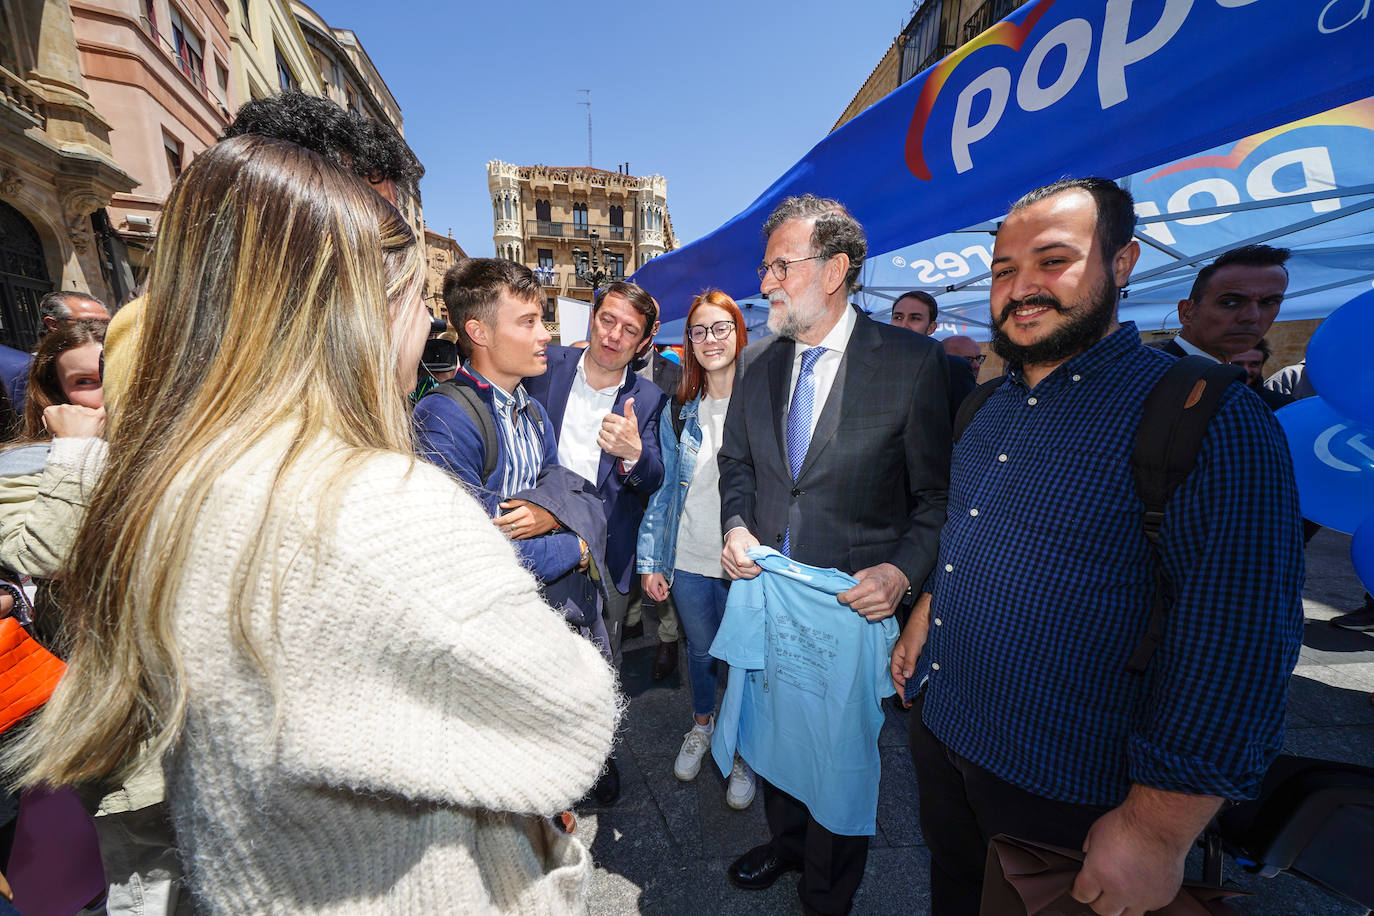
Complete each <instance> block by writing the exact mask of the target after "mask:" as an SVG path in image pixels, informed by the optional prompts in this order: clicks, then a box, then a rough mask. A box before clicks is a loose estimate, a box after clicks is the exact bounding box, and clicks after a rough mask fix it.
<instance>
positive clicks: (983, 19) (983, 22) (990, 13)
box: [964, 0, 1025, 44]
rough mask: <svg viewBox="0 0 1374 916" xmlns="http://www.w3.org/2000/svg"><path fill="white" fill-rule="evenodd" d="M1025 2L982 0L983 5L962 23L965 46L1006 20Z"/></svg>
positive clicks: (1023, 0)
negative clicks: (1008, 15)
mask: <svg viewBox="0 0 1374 916" xmlns="http://www.w3.org/2000/svg"><path fill="white" fill-rule="evenodd" d="M1024 2H1025V0H984V2H983V5H982V6H980V7H978V9H976V10H974V11H973V15H972V16H970V17H968V19H967V20H965V22H964V42H965V43H966V44H967V43H968V42H970V41H972V40H973V39H975V38H977V37H978V36H979V35H982V34H983V33H984V32H986V31H987V30H988V29H990V28H992V26H993V25H995V24H996V23H998V22H1000V21H1001V20H1003V19H1005V18H1007V14H1008V13H1010V12H1011V11H1012V10H1014V9H1016V8H1017V7H1019V6H1020V5H1021V4H1022V3H1024Z"/></svg>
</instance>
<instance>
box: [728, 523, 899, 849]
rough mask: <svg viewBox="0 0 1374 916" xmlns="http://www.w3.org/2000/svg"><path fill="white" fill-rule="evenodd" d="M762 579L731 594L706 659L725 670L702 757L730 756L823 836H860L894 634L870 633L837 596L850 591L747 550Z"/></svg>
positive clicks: (874, 775) (882, 628) (824, 575)
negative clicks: (796, 804) (797, 807)
mask: <svg viewBox="0 0 1374 916" xmlns="http://www.w3.org/2000/svg"><path fill="white" fill-rule="evenodd" d="M749 558H750V559H752V560H753V561H754V562H755V563H757V564H759V566H761V567H762V568H763V572H762V573H761V574H760V575H758V576H756V577H755V578H753V579H739V580H736V581H735V582H732V583H731V584H730V596H729V599H728V600H727V601H726V605H725V617H724V619H723V620H722V621H721V624H720V629H719V630H718V631H717V632H716V639H715V642H713V643H712V644H711V654H712V655H714V656H715V657H716V658H719V659H721V660H722V661H725V662H727V663H728V664H729V665H730V681H729V684H728V685H727V687H726V689H725V698H724V699H723V700H722V701H721V708H720V712H719V714H718V715H717V717H716V733H715V738H714V740H713V741H712V742H711V755H712V757H713V758H714V759H715V761H716V765H717V766H718V767H720V771H721V773H723V774H728V773H729V772H730V767H731V765H732V763H733V762H734V756H735V751H736V750H738V751H739V754H740V756H741V757H743V758H744V760H745V762H746V763H748V764H749V765H750V766H751V767H753V768H754V772H756V773H758V774H759V775H760V776H762V777H763V778H764V779H767V780H768V781H769V782H771V783H772V784H773V785H775V786H777V787H778V788H779V789H782V790H783V791H784V792H786V793H787V794H789V795H791V796H793V797H794V798H796V799H798V800H800V801H801V802H803V803H804V804H805V805H806V807H807V809H808V810H809V811H810V812H811V816H812V817H814V818H815V819H816V821H817V822H819V823H820V824H821V825H822V826H823V827H825V828H826V829H827V830H829V831H830V832H831V833H838V834H842V835H845V836H868V835H871V834H873V833H874V832H875V829H876V818H877V811H878V780H879V775H880V770H881V765H880V762H879V757H878V731H879V730H880V729H881V728H882V725H883V712H882V706H881V701H882V698H883V697H885V696H889V695H891V694H892V693H893V692H894V691H893V687H892V678H891V676H890V675H889V663H890V660H891V657H892V646H893V644H894V643H895V642H896V641H897V622H896V621H895V620H893V619H892V618H891V617H888V618H887V619H885V620H882V621H879V622H878V623H869V622H868V621H867V620H865V619H864V618H863V617H861V616H860V615H858V614H856V613H855V612H854V611H852V610H850V609H849V608H848V607H846V606H845V605H843V604H840V602H839V601H837V600H836V599H835V596H836V595H838V594H839V593H840V592H843V591H846V590H848V589H850V588H852V587H853V586H855V585H857V584H858V580H857V579H855V578H854V577H852V576H848V575H846V574H844V573H842V572H840V571H839V570H836V569H818V568H816V567H815V566H807V565H805V564H804V563H797V562H794V561H792V560H789V559H788V558H787V557H784V556H783V555H782V554H780V553H778V552H777V551H776V550H773V549H772V548H770V547H754V548H750V550H749Z"/></svg>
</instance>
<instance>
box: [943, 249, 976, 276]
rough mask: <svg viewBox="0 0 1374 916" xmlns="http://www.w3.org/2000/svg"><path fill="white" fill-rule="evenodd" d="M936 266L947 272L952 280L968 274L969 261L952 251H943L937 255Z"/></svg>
mask: <svg viewBox="0 0 1374 916" xmlns="http://www.w3.org/2000/svg"><path fill="white" fill-rule="evenodd" d="M935 266H936V267H938V268H940V269H941V270H943V271H946V272H947V274H946V275H947V276H948V277H949V278H950V279H951V280H957V279H959V278H960V277H967V276H968V261H965V260H964V259H963V258H961V257H959V255H957V254H955V253H954V252H952V251H942V252H940V253H939V254H937V255H936V256H935Z"/></svg>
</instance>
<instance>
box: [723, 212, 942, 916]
mask: <svg viewBox="0 0 1374 916" xmlns="http://www.w3.org/2000/svg"><path fill="white" fill-rule="evenodd" d="M764 233H765V235H766V237H767V244H766V250H765V252H764V259H763V260H764V263H763V264H762V265H761V266H760V268H759V277H760V284H759V289H760V291H761V292H762V293H763V294H764V295H765V296H767V297H768V301H769V318H768V326H769V328H770V329H771V330H772V331H773V332H774V335H775V336H773V337H770V338H768V339H766V340H764V341H761V342H760V343H757V344H753V345H751V346H749V347H747V348H746V349H745V350H744V352H743V354H741V357H740V362H739V370H738V374H737V376H736V378H737V382H736V385H735V390H734V394H733V396H732V397H731V400H730V409H729V413H728V414H727V417H726V421H725V434H724V437H723V442H722V445H721V449H720V454H719V463H720V492H721V516H722V524H723V528H724V530H725V548H724V551H723V552H722V555H721V565H722V566H723V567H724V569H725V572H726V574H727V575H729V576H730V578H732V579H752V578H753V577H755V576H757V575H759V572H760V567H759V566H758V565H757V564H756V563H755V562H754V561H753V560H752V559H750V558H749V556H748V555H747V553H746V551H747V550H748V549H749V548H751V547H757V546H759V545H761V544H762V545H766V546H768V547H772V548H775V549H777V550H779V551H781V552H782V553H783V554H785V555H787V556H789V557H790V558H792V559H793V560H795V561H797V562H798V563H805V564H809V565H811V566H816V567H822V568H825V567H834V568H836V569H839V570H841V571H842V572H845V573H849V574H851V575H853V576H854V578H855V579H857V580H858V583H859V584H858V585H856V586H854V587H853V588H850V589H847V590H846V591H843V592H841V593H840V594H839V595H837V596H836V597H837V598H838V599H839V602H840V604H841V605H844V606H846V607H847V608H848V609H849V611H852V612H853V613H854V614H857V615H860V616H861V617H862V618H863V619H864V620H866V621H869V622H870V623H876V622H878V621H882V620H884V619H885V618H887V617H890V616H892V614H893V613H894V612H895V611H896V610H897V607H898V605H899V604H900V603H901V602H902V601H903V599H904V597H905V596H906V595H907V594H908V589H909V587H910V586H916V587H917V588H919V587H920V585H921V583H922V582H923V581H924V580H925V578H926V576H927V575H928V574H929V572H930V570H931V568H932V566H933V565H934V563H935V559H936V553H937V550H938V546H939V534H940V526H941V524H942V523H943V521H944V517H945V491H946V488H947V487H948V482H949V453H950V415H949V409H948V403H949V402H948V395H947V392H946V386H947V374H948V370H947V368H946V365H947V363H946V359H945V356H944V353H943V352H942V351H941V350H940V348H939V347H938V346H937V345H936V344H935V342H934V341H933V340H931V338H929V337H928V336H926V335H924V334H909V333H907V332H906V331H905V330H902V329H898V328H893V327H891V326H890V325H886V324H880V323H878V322H876V321H873V320H871V319H870V318H869V317H868V316H867V315H865V314H863V313H861V312H859V311H858V310H857V309H855V308H853V307H852V306H851V305H850V304H849V295H850V294H851V293H852V292H853V291H854V290H855V288H856V283H857V280H858V274H859V268H860V267H861V266H862V265H863V260H864V254H865V251H866V244H865V241H864V235H863V228H862V227H861V226H860V225H859V223H858V222H857V221H856V220H855V219H854V218H853V217H852V216H851V215H850V214H849V212H848V211H847V210H845V208H844V206H843V205H842V204H840V203H839V202H838V201H834V200H826V199H822V198H817V197H814V196H812V195H809V194H808V195H806V196H805V197H793V198H788V199H787V200H785V201H784V202H783V203H782V204H781V205H779V207H778V208H777V209H776V210H775V211H774V212H773V214H772V216H770V217H769V218H768V221H767V223H765V225H764ZM898 368H900V371H896V370H897V369H898ZM836 611H837V613H844V612H845V611H844V608H843V607H837V608H836ZM855 664H856V665H857V662H856V663H855ZM860 676H861V672H857V671H855V670H847V671H835V672H834V677H835V678H838V679H845V678H850V679H854V680H855V681H857V679H858V678H859V677H860ZM846 683H848V681H846ZM836 686H837V688H839V689H842V688H840V686H839V685H838V684H837V685H836ZM798 702H802V701H801V700H798ZM784 712H785V711H784ZM834 724H835V725H836V726H837V727H838V728H839V729H841V730H843V728H844V723H842V722H839V723H834ZM875 743H876V738H875ZM852 750H853V749H852V748H850V749H848V750H846V749H845V748H838V747H816V748H814V755H815V758H814V762H815V764H816V767H817V768H820V767H823V766H825V765H826V761H831V760H835V759H837V758H838V757H839V756H841V755H844V754H846V753H851V754H852ZM873 750H874V752H875V756H876V748H874V749H873ZM746 762H748V763H750V764H751V765H753V763H754V761H750V760H747V759H746ZM755 769H756V772H758V770H757V767H756V768H755ZM758 775H759V777H760V786H761V788H762V790H763V797H764V811H765V814H766V816H767V819H768V827H769V831H770V832H771V834H772V839H771V840H770V841H769V842H768V843H765V844H764V845H762V846H758V847H756V848H754V849H751V850H750V851H748V852H746V853H745V854H744V855H742V856H740V857H739V858H738V859H736V860H735V861H734V862H733V863H732V864H731V865H730V867H729V869H728V872H727V875H728V877H729V879H730V881H731V882H732V883H733V884H734V885H735V886H736V887H740V888H743V889H747V890H757V889H762V888H765V887H768V886H769V885H771V884H772V883H773V882H774V881H776V880H777V879H778V878H779V877H780V876H781V875H782V874H783V873H784V872H788V871H801V872H802V878H801V881H800V883H799V885H798V893H799V894H800V896H801V901H802V905H803V908H804V909H805V911H806V912H808V913H845V912H848V911H849V908H850V906H851V903H852V901H853V896H854V892H855V891H856V890H857V889H858V886H859V882H860V880H861V879H862V877H863V872H864V864H865V862H866V861H867V858H868V840H869V838H868V836H863V835H858V836H856V835H848V834H839V833H834V832H832V831H831V830H829V829H827V828H826V827H825V826H824V825H822V824H821V823H820V822H819V821H818V820H817V819H816V818H815V817H814V816H813V813H812V811H811V809H810V807H809V806H808V804H807V803H806V802H804V801H802V800H801V799H799V798H797V797H794V796H793V795H792V794H790V793H789V792H787V791H784V790H783V789H781V788H779V787H778V786H777V785H774V784H772V783H770V782H769V781H768V778H767V776H768V774H766V773H763V772H758ZM877 775H878V774H877V773H872V774H871V776H872V779H873V780H875V781H876V779H877ZM859 778H864V779H867V778H868V774H865V775H863V776H861V777H859ZM835 791H843V786H838V785H837V786H836V787H835Z"/></svg>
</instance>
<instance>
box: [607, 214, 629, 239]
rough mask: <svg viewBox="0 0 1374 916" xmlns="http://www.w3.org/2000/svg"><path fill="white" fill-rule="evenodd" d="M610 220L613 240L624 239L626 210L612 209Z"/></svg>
mask: <svg viewBox="0 0 1374 916" xmlns="http://www.w3.org/2000/svg"><path fill="white" fill-rule="evenodd" d="M608 219H609V220H610V223H611V238H613V239H623V238H624V237H625V208H624V207H611V209H610V213H609V217H608Z"/></svg>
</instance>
